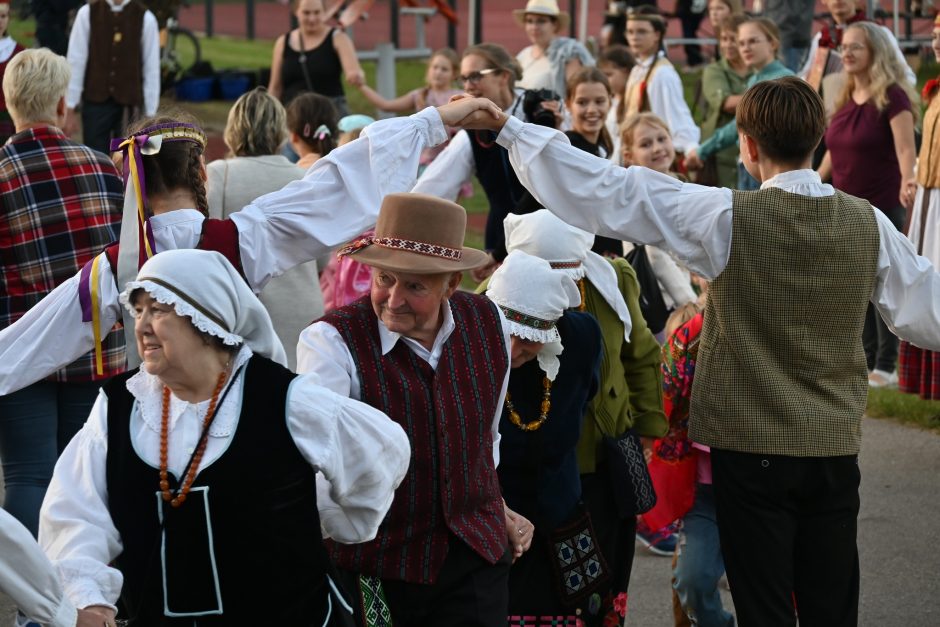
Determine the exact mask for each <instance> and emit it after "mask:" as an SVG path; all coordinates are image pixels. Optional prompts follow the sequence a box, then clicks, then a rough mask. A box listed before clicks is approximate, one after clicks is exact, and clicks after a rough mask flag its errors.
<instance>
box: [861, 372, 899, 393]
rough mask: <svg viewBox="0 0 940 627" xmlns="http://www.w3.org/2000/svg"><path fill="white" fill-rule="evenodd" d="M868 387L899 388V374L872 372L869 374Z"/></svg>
mask: <svg viewBox="0 0 940 627" xmlns="http://www.w3.org/2000/svg"><path fill="white" fill-rule="evenodd" d="M868 386H869V387H873V388H893V387H897V386H898V373H897V371H895V372H885V371H884V370H878V369H877V368H876V369H875V370H872V371H871V372H870V373H868Z"/></svg>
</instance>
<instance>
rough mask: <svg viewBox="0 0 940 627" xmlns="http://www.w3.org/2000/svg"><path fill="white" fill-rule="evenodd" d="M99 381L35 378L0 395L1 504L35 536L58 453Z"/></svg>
mask: <svg viewBox="0 0 940 627" xmlns="http://www.w3.org/2000/svg"><path fill="white" fill-rule="evenodd" d="M100 387H101V381H94V382H92V381H77V382H72V383H58V382H56V381H39V382H37V383H33V384H32V385H29V386H27V387H25V388H23V389H22V390H18V391H16V392H13V393H12V394H8V395H6V396H0V460H3V481H4V484H5V488H6V492H5V494H4V496H3V509H5V510H7V511H8V512H10V514H12V515H13V516H14V517H15V518H16V519H17V520H19V521H20V522H21V523H23V525H24V526H25V527H26V528H27V529H29V530H30V531H31V532H32V534H33V535H34V536H35V535H36V534H37V532H38V529H39V506H40V505H42V499H43V497H45V495H46V487H48V485H49V481H50V480H51V479H52V470H53V468H55V463H56V460H57V459H58V458H59V454H60V453H61V452H62V450H63V449H64V448H65V447H66V445H67V444H68V443H69V442H70V441H71V439H72V436H74V435H75V434H76V433H77V432H78V430H79V429H81V428H82V425H83V424H85V421H86V420H88V414H89V413H90V412H91V407H92V405H94V404H95V399H96V398H98V390H99V388H100Z"/></svg>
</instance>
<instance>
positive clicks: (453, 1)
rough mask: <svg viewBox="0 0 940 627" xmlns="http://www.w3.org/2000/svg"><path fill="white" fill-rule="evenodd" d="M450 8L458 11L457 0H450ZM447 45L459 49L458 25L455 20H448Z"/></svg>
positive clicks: (455, 11)
mask: <svg viewBox="0 0 940 627" xmlns="http://www.w3.org/2000/svg"><path fill="white" fill-rule="evenodd" d="M448 4H450V8H451V9H453V10H454V13H455V14H456V13H457V0H449V2H448ZM447 46H448V47H450V48H453V49H454V50H456V49H457V25H456V24H454V23H453V22H447Z"/></svg>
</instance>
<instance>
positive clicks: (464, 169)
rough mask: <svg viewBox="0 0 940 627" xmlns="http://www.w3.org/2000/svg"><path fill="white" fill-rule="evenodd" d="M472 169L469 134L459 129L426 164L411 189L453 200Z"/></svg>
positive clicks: (471, 150) (471, 172) (471, 149)
mask: <svg viewBox="0 0 940 627" xmlns="http://www.w3.org/2000/svg"><path fill="white" fill-rule="evenodd" d="M473 171H474V165H473V148H472V147H471V146H470V134H469V133H468V132H467V131H460V132H459V133H457V134H456V135H454V138H453V139H451V140H450V143H449V144H447V147H446V148H444V150H442V151H441V154H439V155H437V157H435V158H434V161H432V162H431V163H429V164H428V167H427V168H425V170H424V172H422V173H421V178H419V179H418V182H417V183H416V184H415V186H414V188H413V189H412V190H411V191H413V192H417V193H420V194H430V195H431V196H437V197H438V198H443V199H444V200H450V201H455V200H457V195H458V194H459V193H460V187H461V186H462V185H463V183H464V181H466V180H468V179H469V178H470V176H471V175H472V174H473Z"/></svg>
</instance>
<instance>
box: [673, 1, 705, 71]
mask: <svg viewBox="0 0 940 627" xmlns="http://www.w3.org/2000/svg"><path fill="white" fill-rule="evenodd" d="M683 4H688V6H681V5H683ZM676 15H677V16H678V17H679V21H680V22H681V23H682V37H683V38H684V39H694V38H695V34H696V33H697V32H698V27H699V25H701V23H702V18H703V17H705V11H702V12H701V13H693V12H692V7H691V2H689V3H680V6H679V7H678V10H677V11H676ZM683 48H685V59H686V65H690V66H695V65H701V64H702V62H703V61H704V59H703V58H702V47H701V46H699V45H698V44H685V46H683Z"/></svg>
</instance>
